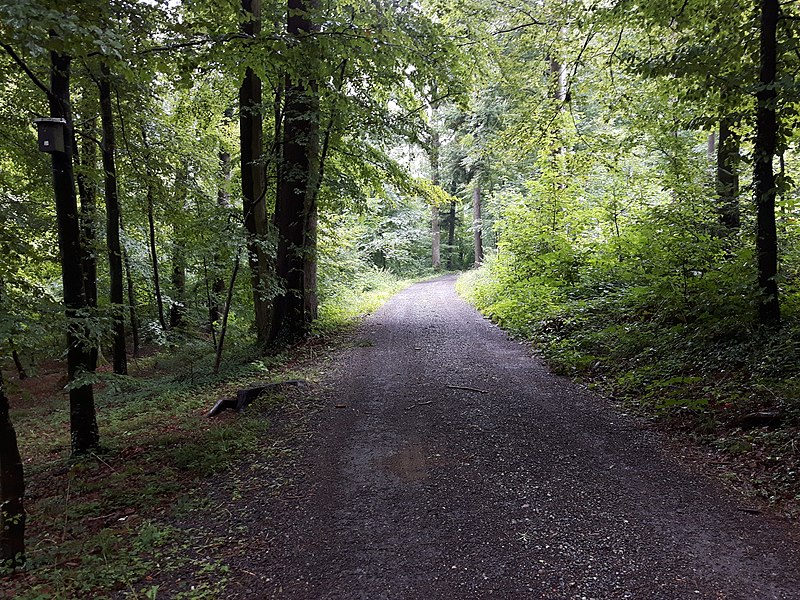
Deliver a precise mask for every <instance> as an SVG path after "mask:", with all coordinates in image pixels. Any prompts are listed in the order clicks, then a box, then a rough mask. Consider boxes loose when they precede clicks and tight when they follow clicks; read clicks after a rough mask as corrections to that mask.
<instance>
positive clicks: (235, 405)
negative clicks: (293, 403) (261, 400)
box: [206, 379, 308, 417]
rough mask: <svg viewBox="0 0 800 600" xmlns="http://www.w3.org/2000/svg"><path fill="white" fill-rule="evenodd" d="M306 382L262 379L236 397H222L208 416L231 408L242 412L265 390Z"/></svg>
mask: <svg viewBox="0 0 800 600" xmlns="http://www.w3.org/2000/svg"><path fill="white" fill-rule="evenodd" d="M306 383H308V382H307V381H305V380H303V379H290V380H288V381H272V382H267V381H261V382H258V383H254V384H252V385H250V386H248V387H246V388H242V389H240V390H239V391H237V392H236V397H235V398H220V399H219V400H218V401H217V403H216V404H215V405H214V408H212V409H211V410H210V411H208V413H207V414H206V416H207V417H214V416H216V415H218V414H219V413H221V412H222V411H224V410H227V409H229V408H230V409H232V410H235V411H236V412H242V411H243V410H244V409H245V408H247V405H248V404H250V403H252V402H253V400H255V399H256V398H258V397H259V396H260V395H261V394H263V393H265V392H268V391H270V390H274V389H275V388H278V387H281V386H285V385H293V386H301V385H305V384H306Z"/></svg>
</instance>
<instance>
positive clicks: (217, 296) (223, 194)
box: [208, 109, 233, 347]
mask: <svg viewBox="0 0 800 600" xmlns="http://www.w3.org/2000/svg"><path fill="white" fill-rule="evenodd" d="M232 116H233V111H232V109H228V110H226V111H225V118H226V120H227V119H230V118H231V117H232ZM218 157H219V168H220V174H221V175H222V183H221V185H220V186H219V190H218V191H217V205H219V206H220V207H223V208H227V207H229V206H230V204H231V194H230V191H229V187H230V183H231V155H230V152H226V151H224V150H220V151H219V154H218ZM220 262H221V259H220V256H219V255H218V254H215V255H214V257H213V267H214V274H215V275H214V282H213V283H212V284H211V292H210V294H209V301H208V318H209V323H210V326H211V333H212V334H214V323H217V322H218V321H219V319H220V315H221V314H222V304H221V302H222V293H223V292H224V291H225V279H224V278H223V277H222V275H221V273H220V270H221V269H220ZM214 346H215V347H216V341H215V342H214Z"/></svg>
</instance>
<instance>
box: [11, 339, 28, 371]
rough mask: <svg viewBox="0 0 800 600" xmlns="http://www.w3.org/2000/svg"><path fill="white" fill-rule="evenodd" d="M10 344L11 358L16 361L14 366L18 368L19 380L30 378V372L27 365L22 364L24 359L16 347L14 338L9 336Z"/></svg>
mask: <svg viewBox="0 0 800 600" xmlns="http://www.w3.org/2000/svg"><path fill="white" fill-rule="evenodd" d="M8 345H9V346H10V347H11V360H13V361H14V366H15V367H16V368H17V374H18V375H19V380H20V381H22V380H23V379H27V378H28V374H27V373H26V372H25V367H24V366H23V364H22V360H20V358H19V353H18V352H17V349H16V348H15V347H14V340H12V339H11V338H8Z"/></svg>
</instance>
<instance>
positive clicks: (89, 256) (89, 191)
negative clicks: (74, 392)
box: [72, 119, 97, 361]
mask: <svg viewBox="0 0 800 600" xmlns="http://www.w3.org/2000/svg"><path fill="white" fill-rule="evenodd" d="M86 132H87V133H88V134H90V135H94V133H95V120H94V119H92V120H91V121H90V122H89V124H88V125H87V127H86ZM72 144H73V150H74V156H73V160H74V163H75V168H76V170H77V175H76V180H77V183H78V196H79V197H80V201H81V250H82V252H83V257H82V261H81V262H82V265H83V289H84V292H85V294H86V302H87V303H88V305H89V306H91V307H92V308H96V307H97V258H96V255H97V253H96V249H95V243H96V238H97V235H96V232H95V222H94V220H95V217H96V214H97V194H96V188H95V184H94V181H92V178H91V177H90V176H88V173H87V172H88V171H94V169H95V168H96V161H97V153H96V150H95V141H94V140H91V139H88V138H87V139H86V141H85V143H84V144H83V160H81V156H80V153H79V152H78V146H77V143H76V141H75V137H74V136H73V138H72ZM96 354H97V349H95V361H96Z"/></svg>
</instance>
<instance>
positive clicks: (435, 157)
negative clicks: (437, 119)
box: [428, 108, 442, 271]
mask: <svg viewBox="0 0 800 600" xmlns="http://www.w3.org/2000/svg"><path fill="white" fill-rule="evenodd" d="M431 110H433V109H432V108H431ZM440 146H441V141H440V139H439V133H438V132H436V131H432V132H431V147H430V151H429V155H428V158H429V160H430V163H431V182H432V183H433V185H439V149H440ZM431 265H432V266H433V268H434V269H435V270H437V271H438V270H439V269H441V267H442V254H441V230H440V226H439V207H438V206H431Z"/></svg>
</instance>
